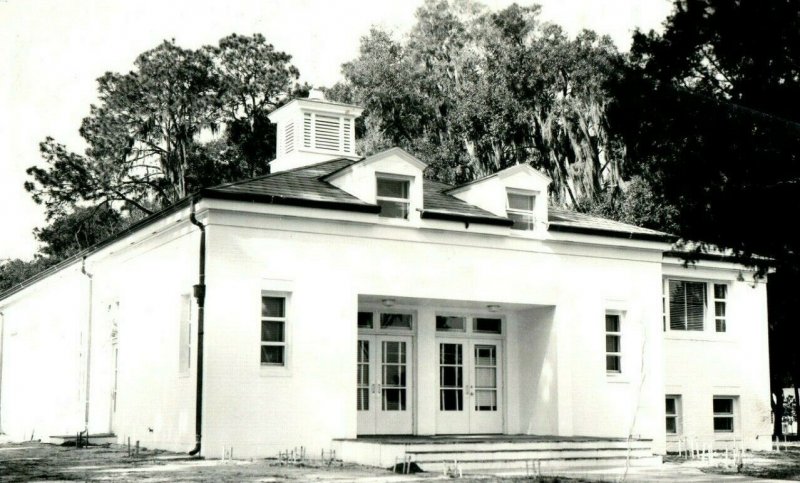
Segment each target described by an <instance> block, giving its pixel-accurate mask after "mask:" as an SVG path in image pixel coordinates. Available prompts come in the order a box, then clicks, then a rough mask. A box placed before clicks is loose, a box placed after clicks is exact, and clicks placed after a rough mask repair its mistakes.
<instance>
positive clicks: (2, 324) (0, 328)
mask: <svg viewBox="0 0 800 483" xmlns="http://www.w3.org/2000/svg"><path fill="white" fill-rule="evenodd" d="M5 328H6V315H5V314H4V313H3V312H0V434H3V358H4V357H5V355H6V353H5V349H4V347H3V341H4V340H5V339H4V338H3V334H4V329H5Z"/></svg>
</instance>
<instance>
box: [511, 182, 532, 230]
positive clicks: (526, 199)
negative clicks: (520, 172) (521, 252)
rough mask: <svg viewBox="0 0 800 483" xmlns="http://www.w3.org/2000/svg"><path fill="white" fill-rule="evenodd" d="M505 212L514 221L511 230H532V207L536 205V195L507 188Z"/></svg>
mask: <svg viewBox="0 0 800 483" xmlns="http://www.w3.org/2000/svg"><path fill="white" fill-rule="evenodd" d="M507 196H508V205H507V208H506V214H507V215H508V218H509V219H510V220H511V221H512V222H514V224H513V225H511V228H512V229H513V230H533V228H534V226H535V221H536V220H535V218H534V216H533V209H534V207H535V206H536V195H534V194H531V193H526V192H523V191H516V190H508V191H507Z"/></svg>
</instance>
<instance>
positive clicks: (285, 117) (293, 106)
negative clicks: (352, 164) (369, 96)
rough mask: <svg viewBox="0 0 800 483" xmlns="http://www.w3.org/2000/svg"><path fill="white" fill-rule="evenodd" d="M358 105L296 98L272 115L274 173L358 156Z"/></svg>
mask: <svg viewBox="0 0 800 483" xmlns="http://www.w3.org/2000/svg"><path fill="white" fill-rule="evenodd" d="M362 111H363V109H361V108H360V107H358V106H351V105H348V104H339V103H335V102H327V101H325V100H324V99H323V98H322V97H320V96H317V97H313V98H312V97H309V98H308V99H295V100H293V101H290V102H289V103H287V104H286V105H284V106H282V107H280V108H278V109H276V110H275V111H273V112H271V113H270V114H269V120H270V121H272V122H274V123H276V124H277V125H278V126H277V134H278V136H277V141H278V149H277V157H276V158H275V159H274V160H273V161H271V162H270V169H271V170H272V172H277V171H282V170H286V169H292V168H296V167H298V166H306V165H311V164H314V163H319V162H321V161H323V160H326V159H327V160H330V159H336V158H341V157H345V158H355V157H356V140H355V125H354V124H353V123H354V122H355V118H356V117H358V116H359V115H360V114H361V112H362Z"/></svg>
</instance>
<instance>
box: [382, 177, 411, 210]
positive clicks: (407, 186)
mask: <svg viewBox="0 0 800 483" xmlns="http://www.w3.org/2000/svg"><path fill="white" fill-rule="evenodd" d="M410 190H411V181H410V180H408V179H402V178H397V177H391V176H386V175H378V177H377V191H376V193H377V196H376V201H377V203H378V206H380V207H381V211H380V213H379V215H380V216H382V217H384V218H401V219H403V220H407V219H408V213H409V206H410V199H409V193H410Z"/></svg>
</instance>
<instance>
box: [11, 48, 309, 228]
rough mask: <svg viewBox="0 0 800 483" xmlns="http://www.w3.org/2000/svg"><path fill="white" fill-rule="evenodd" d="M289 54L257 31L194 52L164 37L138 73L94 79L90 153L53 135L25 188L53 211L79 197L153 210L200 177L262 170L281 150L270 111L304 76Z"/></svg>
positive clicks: (204, 180)
mask: <svg viewBox="0 0 800 483" xmlns="http://www.w3.org/2000/svg"><path fill="white" fill-rule="evenodd" d="M290 60H291V57H290V56H289V55H288V54H285V53H283V52H278V51H276V50H275V49H274V47H273V46H272V45H270V44H268V43H266V40H265V39H264V37H263V36H261V35H259V34H256V35H254V36H252V37H246V36H239V35H235V34H234V35H231V36H228V37H225V38H223V39H221V40H220V42H219V45H218V46H215V47H210V46H209V47H204V48H201V49H198V50H190V49H183V48H181V47H179V46H177V45H175V43H174V42H168V41H165V42H163V43H162V44H161V45H159V46H158V47H156V48H154V49H152V50H149V51H147V52H144V53H143V54H141V55H140V56H139V57H138V58H137V59H136V61H135V63H134V66H135V69H134V70H133V71H132V72H129V73H127V74H117V73H111V72H109V73H106V74H105V75H103V76H102V77H100V79H98V94H99V101H100V102H99V104H98V105H93V106H92V107H91V112H90V115H89V116H88V117H87V118H85V119H84V120H83V123H82V125H81V130H80V133H81V136H82V137H83V138H84V140H85V141H86V143H87V145H88V148H87V149H86V152H85V153H83V154H78V153H74V152H71V151H69V150H68V149H67V148H66V147H65V146H64V145H62V144H59V143H57V142H56V141H55V140H53V139H52V138H47V139H46V140H45V141H44V142H43V143H42V144H41V152H42V156H43V158H44V160H45V166H44V167H40V166H33V167H31V168H29V169H28V174H29V175H30V176H31V177H32V180H31V181H29V182H27V183H26V185H25V186H26V189H28V191H30V192H31V195H32V196H33V198H34V200H35V201H37V202H40V203H44V205H45V207H46V209H47V214H48V217H49V218H53V217H55V216H61V215H65V214H68V213H69V212H70V211H72V210H73V209H74V208H75V207H76V206H78V205H80V204H81V203H83V204H89V205H95V206H96V205H101V204H109V205H110V206H112V207H115V208H117V207H119V206H120V205H121V204H125V205H126V206H128V207H132V208H135V209H136V210H138V211H139V212H140V213H144V214H150V213H152V212H153V211H155V210H157V209H159V208H161V207H163V206H166V205H169V204H171V203H174V202H175V201H177V200H179V199H181V198H183V197H185V196H186V195H187V194H188V193H190V192H192V191H194V190H196V189H198V188H200V187H201V186H203V185H206V184H210V183H220V182H224V181H232V180H236V179H241V178H243V177H246V176H255V175H258V174H262V173H265V172H267V169H268V168H267V162H268V161H269V160H270V159H271V158H272V157H274V150H275V146H274V144H273V142H274V141H273V138H274V135H270V129H272V128H271V127H270V124H269V121H268V120H267V119H266V115H267V114H268V113H269V112H270V111H272V110H273V109H275V107H277V106H278V105H280V103H282V102H285V99H286V98H287V97H288V96H289V95H291V94H292V88H293V86H292V83H293V81H294V80H296V79H297V77H298V76H299V73H298V71H297V69H296V68H295V67H294V66H292V65H291V64H290V63H289V61H290ZM297 89H302V88H301V87H300V86H296V87H295V91H296V90H297Z"/></svg>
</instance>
